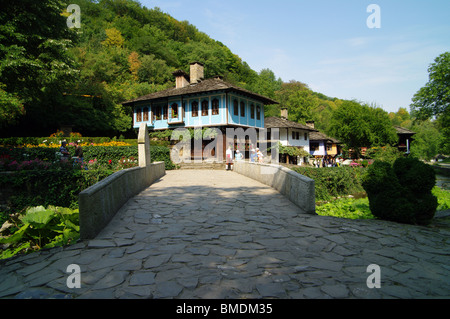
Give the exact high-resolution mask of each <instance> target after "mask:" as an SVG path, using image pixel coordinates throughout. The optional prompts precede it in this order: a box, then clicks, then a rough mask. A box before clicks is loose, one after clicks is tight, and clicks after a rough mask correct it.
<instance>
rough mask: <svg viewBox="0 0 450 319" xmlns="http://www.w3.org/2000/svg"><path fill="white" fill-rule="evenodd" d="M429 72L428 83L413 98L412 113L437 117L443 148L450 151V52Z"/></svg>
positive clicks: (446, 151) (435, 63) (438, 58)
mask: <svg viewBox="0 0 450 319" xmlns="http://www.w3.org/2000/svg"><path fill="white" fill-rule="evenodd" d="M428 73H429V80H428V83H427V84H425V86H424V87H422V88H421V89H420V90H419V91H418V92H417V93H416V94H415V95H414V97H413V99H412V102H413V103H412V104H411V106H410V107H411V113H412V115H413V116H414V117H416V118H417V119H418V120H427V119H430V118H436V120H437V123H438V124H439V127H440V130H441V131H442V134H443V136H444V137H445V138H444V140H443V142H442V144H441V150H442V151H443V152H445V153H450V142H449V141H450V108H449V105H450V52H445V53H443V54H441V55H440V56H438V57H437V58H436V59H435V61H434V63H432V64H431V65H430V67H429V68H428Z"/></svg>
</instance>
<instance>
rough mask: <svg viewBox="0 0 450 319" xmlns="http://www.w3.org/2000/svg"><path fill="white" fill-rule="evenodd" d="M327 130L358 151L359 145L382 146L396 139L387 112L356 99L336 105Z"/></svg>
mask: <svg viewBox="0 0 450 319" xmlns="http://www.w3.org/2000/svg"><path fill="white" fill-rule="evenodd" d="M329 132H330V135H332V136H335V137H336V138H338V139H340V140H341V141H343V142H344V143H345V144H347V146H348V147H350V148H353V149H355V150H356V151H357V152H358V153H359V149H360V148H361V147H372V146H383V145H386V144H393V143H395V142H396V140H397V136H396V133H395V130H394V128H393V126H392V125H391V122H390V119H389V116H388V114H387V112H385V111H383V110H382V109H380V108H377V107H370V106H367V105H362V104H360V103H358V102H356V101H344V102H343V103H342V104H341V105H340V106H338V107H337V109H336V110H335V111H334V112H333V115H332V116H331V119H330V126H329Z"/></svg>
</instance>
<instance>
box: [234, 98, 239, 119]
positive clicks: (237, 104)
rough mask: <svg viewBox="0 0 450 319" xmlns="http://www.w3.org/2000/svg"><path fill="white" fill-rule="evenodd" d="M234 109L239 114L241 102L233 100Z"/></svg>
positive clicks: (235, 113)
mask: <svg viewBox="0 0 450 319" xmlns="http://www.w3.org/2000/svg"><path fill="white" fill-rule="evenodd" d="M233 111H234V112H233V113H234V115H236V116H239V103H238V101H237V100H234V102H233Z"/></svg>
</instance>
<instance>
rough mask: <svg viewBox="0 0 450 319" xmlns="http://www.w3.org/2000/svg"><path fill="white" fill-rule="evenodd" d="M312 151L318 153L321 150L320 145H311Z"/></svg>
mask: <svg viewBox="0 0 450 319" xmlns="http://www.w3.org/2000/svg"><path fill="white" fill-rule="evenodd" d="M310 149H311V151H313V152H315V151H318V150H319V144H311V146H310Z"/></svg>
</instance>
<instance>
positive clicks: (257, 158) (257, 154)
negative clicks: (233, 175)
mask: <svg viewBox="0 0 450 319" xmlns="http://www.w3.org/2000/svg"><path fill="white" fill-rule="evenodd" d="M226 159H227V170H229V169H231V165H232V164H233V159H235V160H236V161H242V160H244V159H245V155H244V154H242V152H241V151H239V150H236V153H235V155H234V157H233V150H232V149H231V146H228V149H227V152H226ZM250 162H252V163H255V162H257V163H264V154H263V153H262V152H261V151H260V149H259V148H253V147H252V149H251V150H250Z"/></svg>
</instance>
